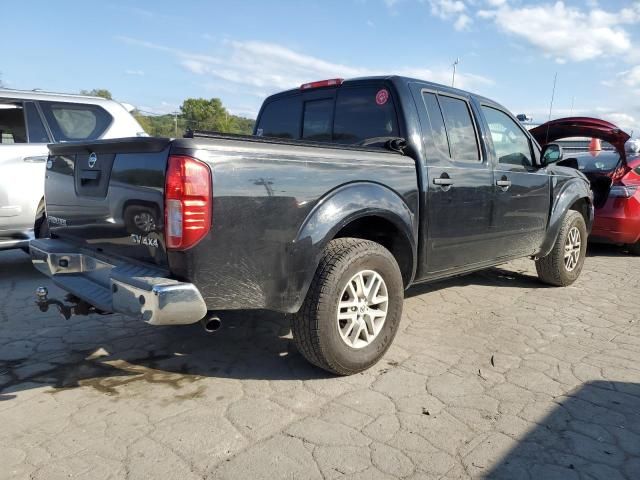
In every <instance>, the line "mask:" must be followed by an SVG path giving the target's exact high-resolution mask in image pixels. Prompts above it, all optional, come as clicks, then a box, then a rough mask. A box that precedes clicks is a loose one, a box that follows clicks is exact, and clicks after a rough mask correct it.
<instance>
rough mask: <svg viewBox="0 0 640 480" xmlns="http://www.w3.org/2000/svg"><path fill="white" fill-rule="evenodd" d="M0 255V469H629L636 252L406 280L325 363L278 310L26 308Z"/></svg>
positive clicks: (594, 253) (593, 252) (13, 261)
mask: <svg viewBox="0 0 640 480" xmlns="http://www.w3.org/2000/svg"><path fill="white" fill-rule="evenodd" d="M43 284H44V285H47V286H49V287H50V292H51V296H54V295H55V294H56V292H57V293H60V292H59V291H57V290H56V289H55V288H54V287H52V286H50V284H49V282H48V281H47V280H46V279H45V277H43V276H41V275H40V274H38V273H37V272H35V271H34V270H33V268H32V267H31V264H30V262H29V259H28V257H27V256H26V255H24V254H23V253H21V252H18V251H16V252H0V445H1V446H2V447H1V448H0V479H23V478H25V479H26V478H32V479H46V480H54V479H58V478H65V479H67V478H71V477H72V478H89V479H92V480H96V479H110V478H114V479H115V478H118V479H119V478H129V479H139V478H140V479H141V478H161V479H163V480H165V479H181V480H182V479H185V480H186V479H202V478H210V479H213V478H215V479H218V478H219V479H258V478H267V479H270V480H274V479H279V478H289V479H293V478H295V479H306V478H310V479H333V478H362V479H378V478H380V479H386V478H388V479H395V478H409V479H418V478H421V479H422V478H424V479H431V478H451V479H453V478H505V479H519V478H523V479H556V478H557V479H600V478H603V479H606V480H615V479H629V480H631V479H638V478H640V326H639V325H638V323H639V320H640V257H632V256H629V255H627V254H625V253H623V252H621V251H620V250H619V249H617V248H614V247H597V248H591V249H590V254H589V258H588V259H587V261H586V264H585V269H584V271H583V274H582V276H581V278H580V280H579V281H578V282H577V283H576V284H575V285H573V286H571V287H568V288H547V287H544V286H543V285H541V284H540V283H538V281H537V280H536V278H535V270H534V268H533V263H532V262H530V261H528V260H521V261H517V262H512V263H510V264H507V265H504V266H503V267H500V268H494V269H490V270H487V271H484V272H481V273H477V274H474V275H470V276H466V277H461V278H457V279H454V280H450V281H446V282H441V283H437V284H433V285H430V286H424V287H419V288H414V289H413V290H411V291H410V292H409V293H408V295H407V300H406V303H405V310H404V316H403V320H402V324H401V331H400V332H399V333H398V336H397V338H396V340H395V343H394V346H393V347H392V348H391V349H390V351H389V352H388V354H387V355H386V356H385V358H384V359H383V360H382V361H381V362H380V363H379V364H378V365H377V366H375V367H374V368H372V369H371V370H369V371H367V372H365V373H363V374H359V375H355V376H352V377H347V378H336V377H331V376H329V375H327V374H325V373H324V372H322V371H320V370H318V369H316V368H314V367H312V366H310V365H309V364H307V363H306V362H305V361H304V359H303V358H302V357H301V356H300V355H299V354H298V353H297V352H296V350H295V347H294V345H293V343H292V341H291V337H290V332H289V328H288V322H287V320H286V319H285V318H284V317H283V316H281V315H276V314H273V313H267V312H252V313H233V314H228V315H223V316H222V319H223V328H222V329H221V330H220V331H219V332H218V333H216V334H215V335H213V336H208V335H205V334H204V333H203V331H202V329H201V327H200V326H199V325H194V326H186V327H164V328H161V327H150V326H147V325H145V324H141V323H136V322H132V321H130V320H127V319H125V318H123V317H120V316H116V315H111V316H98V315H93V316H90V317H74V318H72V319H71V320H64V319H63V318H61V317H59V316H58V314H57V313H55V312H53V311H50V312H49V313H47V314H42V313H40V312H39V311H38V309H37V307H36V306H35V304H34V303H33V291H34V289H35V287H36V286H38V285H43Z"/></svg>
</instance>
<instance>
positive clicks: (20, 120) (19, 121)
mask: <svg viewBox="0 0 640 480" xmlns="http://www.w3.org/2000/svg"><path fill="white" fill-rule="evenodd" d="M26 142H27V129H26V127H25V124H24V113H23V111H22V105H17V104H13V103H0V143H2V144H13V143H26Z"/></svg>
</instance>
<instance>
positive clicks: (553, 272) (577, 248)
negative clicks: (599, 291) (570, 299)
mask: <svg viewBox="0 0 640 480" xmlns="http://www.w3.org/2000/svg"><path fill="white" fill-rule="evenodd" d="M586 251H587V226H586V224H585V222H584V218H583V217H582V215H581V214H580V213H579V212H576V211H574V210H569V211H568V212H567V214H566V215H565V217H564V220H563V221H562V226H561V227H560V232H559V233H558V238H557V239H556V243H555V244H554V245H553V249H552V250H551V252H549V254H548V255H547V256H546V257H542V258H539V259H538V260H536V270H537V272H538V278H540V280H542V281H543V282H544V283H547V284H549V285H554V286H558V287H564V286H567V285H571V284H572V283H573V282H575V281H576V280H577V278H578V277H579V276H580V272H581V271H582V266H583V265H584V259H585V254H586Z"/></svg>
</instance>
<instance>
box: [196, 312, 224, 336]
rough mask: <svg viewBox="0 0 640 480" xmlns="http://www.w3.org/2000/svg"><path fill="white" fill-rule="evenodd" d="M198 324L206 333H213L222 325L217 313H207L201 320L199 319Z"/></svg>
mask: <svg viewBox="0 0 640 480" xmlns="http://www.w3.org/2000/svg"><path fill="white" fill-rule="evenodd" d="M200 324H201V325H202V328H204V331H205V332H207V333H215V332H216V331H218V330H219V329H220V327H221V326H222V320H220V317H218V316H217V315H207V316H206V317H204V318H203V319H202V320H200Z"/></svg>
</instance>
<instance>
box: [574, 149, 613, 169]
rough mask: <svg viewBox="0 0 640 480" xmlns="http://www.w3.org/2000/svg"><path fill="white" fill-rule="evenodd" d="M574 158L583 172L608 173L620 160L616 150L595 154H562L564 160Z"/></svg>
mask: <svg viewBox="0 0 640 480" xmlns="http://www.w3.org/2000/svg"><path fill="white" fill-rule="evenodd" d="M571 157H573V158H575V159H576V160H577V161H578V169H579V170H580V171H582V172H585V173H610V172H612V171H613V170H615V169H616V167H617V166H618V162H619V161H620V155H618V153H617V152H599V153H597V154H595V155H592V154H591V153H579V154H573V155H572V154H571V153H566V152H565V154H564V161H566V160H567V159H570V158H571Z"/></svg>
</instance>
